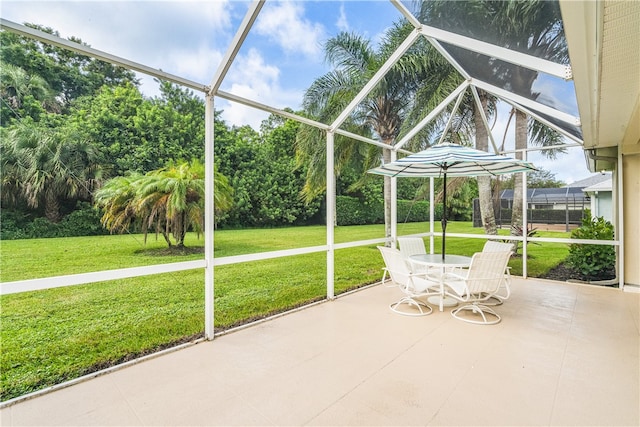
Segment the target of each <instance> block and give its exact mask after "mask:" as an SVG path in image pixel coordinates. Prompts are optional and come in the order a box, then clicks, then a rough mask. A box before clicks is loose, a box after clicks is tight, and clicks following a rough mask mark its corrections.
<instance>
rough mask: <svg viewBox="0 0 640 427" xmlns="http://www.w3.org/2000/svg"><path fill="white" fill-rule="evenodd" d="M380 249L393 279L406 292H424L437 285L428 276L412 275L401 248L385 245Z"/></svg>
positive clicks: (379, 247)
mask: <svg viewBox="0 0 640 427" xmlns="http://www.w3.org/2000/svg"><path fill="white" fill-rule="evenodd" d="M378 249H379V250H380V253H381V254H382V259H384V263H385V265H386V266H387V271H388V272H389V276H390V277H391V280H392V281H393V283H395V284H396V285H398V286H400V287H401V288H403V290H404V291H405V292H409V293H413V292H424V291H426V290H427V289H428V288H429V287H431V286H434V285H436V283H435V282H433V281H431V280H427V279H426V278H423V277H417V276H412V275H411V271H410V270H409V267H408V266H407V263H406V261H405V259H404V257H403V256H402V254H401V253H400V251H399V250H397V249H395V248H387V247H385V246H378Z"/></svg>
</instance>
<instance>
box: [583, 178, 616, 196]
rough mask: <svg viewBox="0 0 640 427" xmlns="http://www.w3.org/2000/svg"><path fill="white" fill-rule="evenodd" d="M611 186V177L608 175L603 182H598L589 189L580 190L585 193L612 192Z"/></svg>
mask: <svg viewBox="0 0 640 427" xmlns="http://www.w3.org/2000/svg"><path fill="white" fill-rule="evenodd" d="M612 189H613V186H612V181H611V175H609V177H608V178H607V179H606V180H604V181H600V182H599V183H597V184H594V185H591V186H589V187H585V188H583V189H582V191H584V192H585V193H595V192H596V191H612Z"/></svg>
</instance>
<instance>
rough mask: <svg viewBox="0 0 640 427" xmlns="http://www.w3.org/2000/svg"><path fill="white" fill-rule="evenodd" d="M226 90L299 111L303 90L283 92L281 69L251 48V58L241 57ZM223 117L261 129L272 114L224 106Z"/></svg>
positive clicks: (232, 71)
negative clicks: (267, 61)
mask: <svg viewBox="0 0 640 427" xmlns="http://www.w3.org/2000/svg"><path fill="white" fill-rule="evenodd" d="M229 84H230V87H228V88H227V89H225V90H228V91H229V92H230V93H232V94H234V95H237V96H241V97H243V98H247V99H250V100H252V101H256V102H261V103H264V104H267V105H270V106H272V107H275V108H281V109H282V108H285V107H291V108H298V107H299V105H298V104H299V103H300V100H301V99H302V94H301V92H299V91H291V90H286V89H283V88H282V86H281V82H280V70H279V69H278V67H276V66H274V65H269V64H267V63H266V62H265V59H264V58H263V57H262V55H261V54H260V52H258V51H257V50H255V49H250V50H249V52H248V53H247V55H239V56H238V57H236V60H235V62H234V64H233V66H232V68H231V70H230V71H229V74H228V76H227V79H225V85H229ZM222 108H223V109H224V113H223V118H224V119H225V121H227V123H228V124H230V125H236V126H241V125H246V124H248V125H250V126H251V127H253V128H254V129H259V127H260V123H261V122H262V120H264V119H266V118H267V117H268V115H269V114H268V113H265V112H263V111H259V110H256V109H253V108H250V107H246V106H244V105H242V104H237V103H226V102H225V103H224V105H223V106H222Z"/></svg>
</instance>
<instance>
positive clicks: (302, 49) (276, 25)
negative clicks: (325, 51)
mask: <svg viewBox="0 0 640 427" xmlns="http://www.w3.org/2000/svg"><path fill="white" fill-rule="evenodd" d="M255 30H256V32H257V33H258V34H260V35H263V36H265V37H267V38H269V39H271V40H272V41H275V42H276V43H278V44H279V45H280V47H281V48H282V49H283V50H284V51H285V52H287V53H301V54H303V55H305V56H307V57H310V58H317V57H319V55H320V54H321V51H322V46H321V40H323V39H324V38H325V30H324V27H323V26H322V25H321V24H319V23H313V22H311V21H309V20H308V19H305V18H304V6H303V2H289V1H285V2H278V3H267V4H266V5H265V7H264V8H263V10H262V12H261V13H260V16H259V17H258V21H257V22H256V26H255Z"/></svg>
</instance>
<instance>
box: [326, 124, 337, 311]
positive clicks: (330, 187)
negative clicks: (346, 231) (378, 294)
mask: <svg viewBox="0 0 640 427" xmlns="http://www.w3.org/2000/svg"><path fill="white" fill-rule="evenodd" d="M333 145H334V133H333V132H331V131H329V132H327V160H326V161H327V171H326V173H327V298H328V299H333V298H335V289H334V283H333V279H334V276H335V274H334V271H335V262H334V260H335V249H334V231H335V230H334V224H335V211H336V209H335V207H336V189H335V172H334V160H333Z"/></svg>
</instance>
